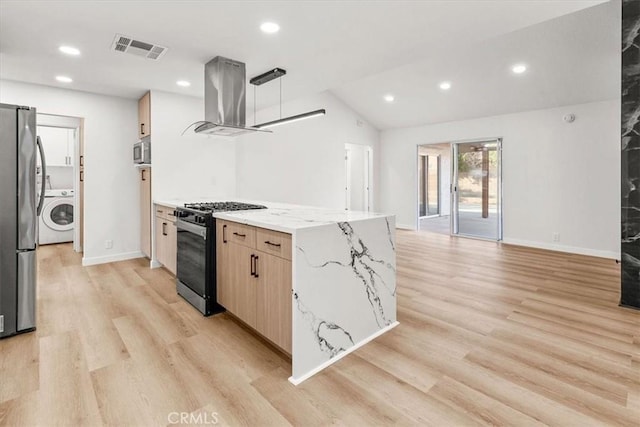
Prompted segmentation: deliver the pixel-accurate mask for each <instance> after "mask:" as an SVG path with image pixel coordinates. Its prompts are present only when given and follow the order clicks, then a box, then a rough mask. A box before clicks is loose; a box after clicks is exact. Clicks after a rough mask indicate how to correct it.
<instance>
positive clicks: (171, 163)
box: [151, 91, 236, 201]
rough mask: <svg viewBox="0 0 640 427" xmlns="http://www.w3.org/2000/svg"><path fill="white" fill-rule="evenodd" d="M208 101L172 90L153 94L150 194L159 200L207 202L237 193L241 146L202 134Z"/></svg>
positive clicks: (231, 141) (153, 92)
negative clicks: (198, 127)
mask: <svg viewBox="0 0 640 427" xmlns="http://www.w3.org/2000/svg"><path fill="white" fill-rule="evenodd" d="M203 117H204V100H203V99H201V98H195V97H191V96H183V95H177V94H172V93H168V92H161V91H152V92H151V164H152V167H151V193H152V198H153V199H154V200H163V199H164V200H167V199H185V200H193V201H204V200H207V199H212V198H225V197H233V196H235V193H236V161H235V156H236V143H235V142H234V141H233V140H228V139H222V138H219V137H208V136H204V135H197V134H195V133H194V132H193V128H191V129H189V131H187V132H186V133H185V134H184V135H183V136H181V133H182V131H183V130H184V129H185V128H186V127H187V126H189V125H190V124H192V123H193V122H195V121H197V120H202V119H203Z"/></svg>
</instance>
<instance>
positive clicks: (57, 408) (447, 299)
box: [0, 231, 640, 426]
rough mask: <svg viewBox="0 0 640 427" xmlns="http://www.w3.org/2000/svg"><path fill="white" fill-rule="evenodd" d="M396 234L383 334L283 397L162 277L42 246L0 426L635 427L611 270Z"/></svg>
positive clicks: (138, 265)
mask: <svg viewBox="0 0 640 427" xmlns="http://www.w3.org/2000/svg"><path fill="white" fill-rule="evenodd" d="M397 240H398V243H397V249H398V320H399V321H400V322H401V324H400V326H398V327H397V328H395V329H393V330H392V331H391V332H389V333H387V334H385V335H383V336H382V337H380V338H378V339H377V340H375V341H374V342H372V343H370V344H368V345H366V346H365V347H363V348H361V349H359V350H357V351H356V352H355V353H353V354H352V355H350V356H348V357H346V358H345V359H343V360H341V361H339V362H338V363H337V364H335V365H333V366H332V367H330V368H328V369H326V370H325V371H323V372H322V373H320V374H319V375H317V376H315V377H313V378H311V379H310V380H308V381H306V382H305V383H303V384H302V385H300V386H298V387H295V386H293V385H291V384H290V383H289V382H288V381H287V377H288V375H289V371H290V363H289V362H288V361H287V360H285V359H283V358H282V357H280V356H279V355H277V354H276V353H275V352H273V351H272V350H270V349H269V348H268V347H266V346H265V345H264V344H263V343H262V342H261V341H260V340H257V339H256V338H254V337H253V336H252V335H251V334H250V333H248V332H247V331H246V330H245V329H243V328H241V327H239V326H238V325H237V324H236V323H235V322H233V321H232V320H231V319H230V318H229V317H228V316H226V315H220V316H215V317H210V318H203V317H202V316H200V315H199V313H197V312H196V311H195V310H194V309H192V308H191V307H190V306H189V305H188V304H187V303H185V302H184V301H183V300H181V299H180V298H179V297H178V296H177V295H176V293H175V286H174V282H173V278H172V277H171V276H170V275H169V274H168V273H167V272H166V271H164V270H162V269H158V270H149V269H148V268H147V267H146V262H145V261H143V260H132V261H125V262H118V263H111V264H106V265H100V266H93V267H87V268H83V267H81V265H80V257H79V256H78V255H77V254H74V253H73V252H72V250H71V246H70V245H56V246H46V247H42V248H41V249H40V250H39V254H38V256H39V280H40V282H39V289H38V315H39V317H38V330H37V331H36V332H35V333H30V334H26V335H22V336H16V337H12V338H9V339H6V340H1V341H0V424H2V425H25V426H31V425H88V426H93V425H101V424H107V425H118V426H123V425H140V426H147V425H168V424H170V421H171V419H170V418H168V417H169V416H170V413H172V412H188V413H193V414H194V415H199V416H201V418H200V420H201V421H209V422H213V421H214V419H213V418H212V417H211V415H210V414H211V413H212V412H216V413H217V417H216V418H217V419H218V421H219V423H220V424H229V425H251V426H258V425H286V424H293V425H304V426H307V425H326V424H332V423H334V424H342V425H353V426H363V425H373V424H403V425H415V424H427V425H434V426H461V425H486V424H493V425H510V426H512V425H516V426H521V425H542V424H548V425H565V426H589V425H628V426H631V425H634V426H638V419H639V418H638V417H639V416H640V312H636V311H632V310H628V309H623V308H619V307H618V306H617V302H618V298H619V294H618V289H619V268H618V266H617V265H616V264H615V262H614V261H611V260H604V259H598V258H589V257H583V256H577V255H566V254H559V253H553V252H546V251H541V250H532V249H524V248H518V247H513V246H507V245H498V244H495V243H490V242H482V241H475V240H467V239H455V238H450V237H448V236H442V235H438V234H431V233H425V232H421V233H414V232H402V231H399V232H398V239H397ZM205 414H207V418H205ZM173 416H174V417H175V415H173Z"/></svg>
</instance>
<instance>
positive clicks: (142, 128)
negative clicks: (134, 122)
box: [140, 123, 144, 135]
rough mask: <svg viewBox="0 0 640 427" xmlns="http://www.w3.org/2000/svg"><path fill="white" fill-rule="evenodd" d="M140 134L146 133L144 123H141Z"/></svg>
mask: <svg viewBox="0 0 640 427" xmlns="http://www.w3.org/2000/svg"><path fill="white" fill-rule="evenodd" d="M140 135H144V123H140Z"/></svg>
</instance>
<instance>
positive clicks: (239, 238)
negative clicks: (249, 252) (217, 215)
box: [222, 221, 256, 248]
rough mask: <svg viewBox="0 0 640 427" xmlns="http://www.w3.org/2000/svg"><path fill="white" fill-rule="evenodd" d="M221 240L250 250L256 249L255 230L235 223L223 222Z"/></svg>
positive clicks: (249, 226)
mask: <svg viewBox="0 0 640 427" xmlns="http://www.w3.org/2000/svg"><path fill="white" fill-rule="evenodd" d="M222 238H223V240H226V241H227V242H233V243H238V244H240V245H243V246H247V247H250V248H255V247H256V228H255V227H253V226H251V225H244V224H238V223H237V222H231V221H223V223H222Z"/></svg>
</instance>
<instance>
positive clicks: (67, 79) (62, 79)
mask: <svg viewBox="0 0 640 427" xmlns="http://www.w3.org/2000/svg"><path fill="white" fill-rule="evenodd" d="M56 80H57V81H59V82H60V83H71V82H72V81H73V79H72V78H71V77H67V76H56Z"/></svg>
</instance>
